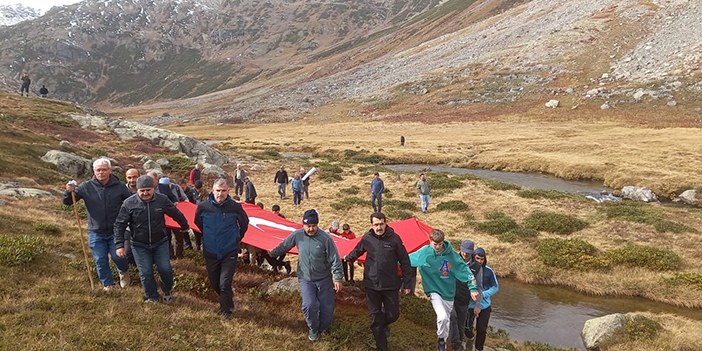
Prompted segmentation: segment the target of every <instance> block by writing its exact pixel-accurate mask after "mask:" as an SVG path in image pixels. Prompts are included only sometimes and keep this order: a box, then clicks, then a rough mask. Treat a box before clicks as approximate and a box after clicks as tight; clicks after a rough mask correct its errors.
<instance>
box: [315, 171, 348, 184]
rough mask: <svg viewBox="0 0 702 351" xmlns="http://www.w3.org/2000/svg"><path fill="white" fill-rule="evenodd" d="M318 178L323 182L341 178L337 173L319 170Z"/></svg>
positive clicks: (335, 180)
mask: <svg viewBox="0 0 702 351" xmlns="http://www.w3.org/2000/svg"><path fill="white" fill-rule="evenodd" d="M319 179H320V180H322V181H324V182H327V183H334V182H337V181H340V180H342V178H341V176H340V175H339V173H329V172H320V173H319Z"/></svg>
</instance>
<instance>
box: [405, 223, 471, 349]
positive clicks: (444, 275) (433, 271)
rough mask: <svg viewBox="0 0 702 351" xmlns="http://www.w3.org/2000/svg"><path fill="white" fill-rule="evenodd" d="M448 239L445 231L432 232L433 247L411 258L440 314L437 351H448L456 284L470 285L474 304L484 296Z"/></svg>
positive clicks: (428, 246)
mask: <svg viewBox="0 0 702 351" xmlns="http://www.w3.org/2000/svg"><path fill="white" fill-rule="evenodd" d="M444 237H445V235H444V232H443V231H441V230H439V229H432V231H431V232H429V239H430V244H429V245H427V246H424V247H422V248H421V249H419V250H417V251H415V252H413V253H411V254H410V255H409V257H410V263H411V265H412V267H418V268H419V273H420V274H421V275H422V287H423V288H424V293H425V294H427V296H429V299H430V300H431V305H432V307H434V312H436V334H437V336H438V341H437V350H439V351H445V350H446V339H447V338H448V336H449V327H450V325H451V310H453V300H454V297H455V296H456V280H458V281H460V282H462V283H465V284H467V285H468V288H469V289H470V295H471V298H472V299H473V300H474V301H477V300H478V298H479V296H480V294H479V293H478V288H477V286H476V283H475V277H473V273H471V271H470V269H468V265H466V263H465V262H464V261H463V259H462V258H461V256H460V255H459V254H458V253H457V252H456V251H454V250H453V248H451V243H450V242H448V241H446V240H444Z"/></svg>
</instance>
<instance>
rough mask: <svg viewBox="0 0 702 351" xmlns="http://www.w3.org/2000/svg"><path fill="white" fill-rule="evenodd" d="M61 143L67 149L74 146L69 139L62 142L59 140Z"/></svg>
mask: <svg viewBox="0 0 702 351" xmlns="http://www.w3.org/2000/svg"><path fill="white" fill-rule="evenodd" d="M59 145H61V147H65V148H66V149H72V148H73V145H71V142H69V141H68V140H61V142H59Z"/></svg>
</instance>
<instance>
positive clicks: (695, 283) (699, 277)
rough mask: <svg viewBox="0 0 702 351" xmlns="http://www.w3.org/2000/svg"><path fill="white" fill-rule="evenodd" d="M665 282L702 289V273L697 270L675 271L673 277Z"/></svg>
mask: <svg viewBox="0 0 702 351" xmlns="http://www.w3.org/2000/svg"><path fill="white" fill-rule="evenodd" d="M665 282H666V283H667V284H670V285H673V286H678V285H688V286H691V287H693V288H695V289H697V290H699V291H702V274H700V273H697V272H681V273H675V275H674V276H673V277H672V278H668V279H666V280H665Z"/></svg>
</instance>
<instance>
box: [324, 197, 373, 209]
mask: <svg viewBox="0 0 702 351" xmlns="http://www.w3.org/2000/svg"><path fill="white" fill-rule="evenodd" d="M354 206H370V201H369V200H366V199H362V198H360V197H356V196H352V197H345V198H343V199H341V201H337V202H335V203H332V204H331V207H332V208H333V209H335V210H337V211H342V210H348V209H350V208H351V207H354Z"/></svg>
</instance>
